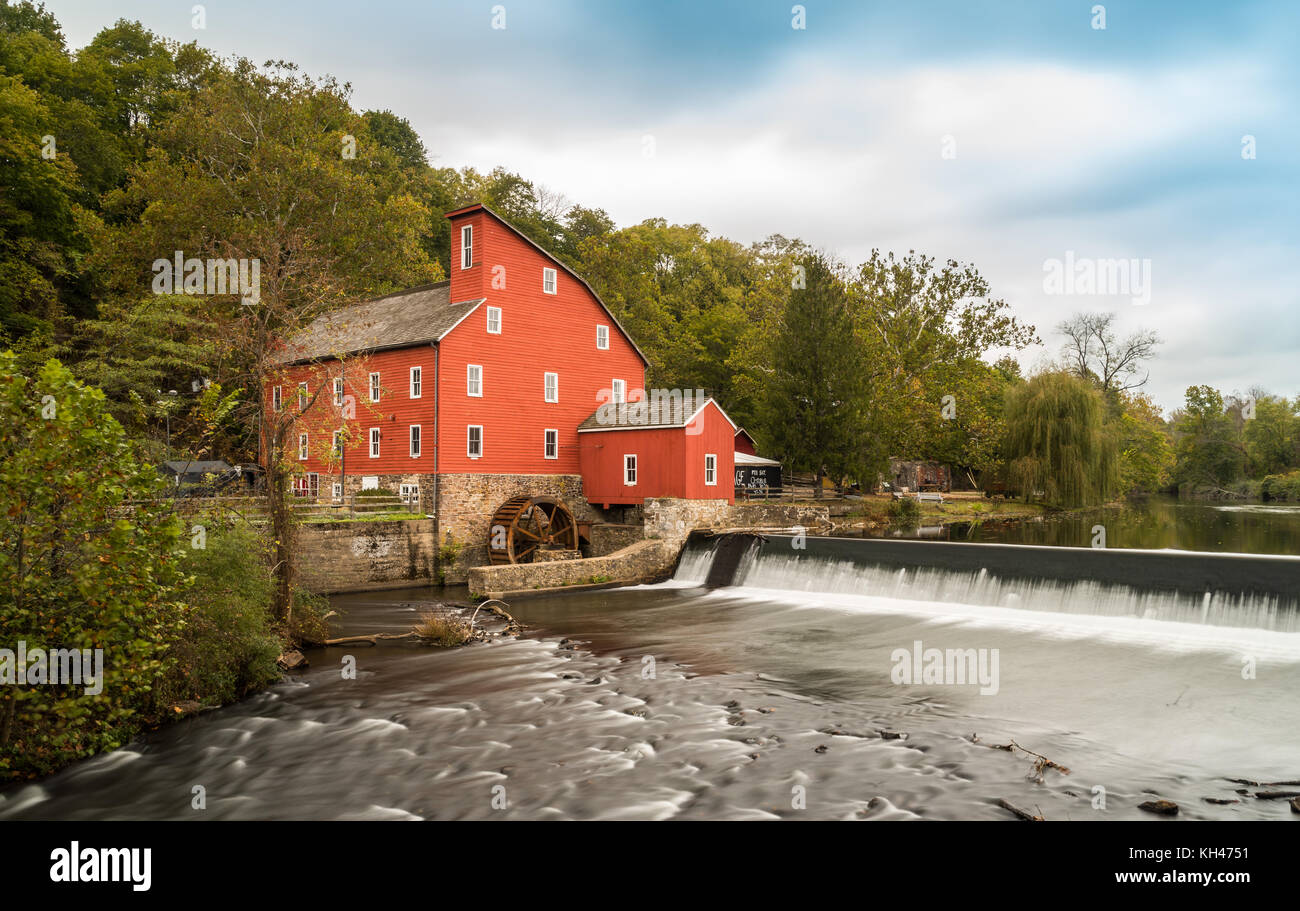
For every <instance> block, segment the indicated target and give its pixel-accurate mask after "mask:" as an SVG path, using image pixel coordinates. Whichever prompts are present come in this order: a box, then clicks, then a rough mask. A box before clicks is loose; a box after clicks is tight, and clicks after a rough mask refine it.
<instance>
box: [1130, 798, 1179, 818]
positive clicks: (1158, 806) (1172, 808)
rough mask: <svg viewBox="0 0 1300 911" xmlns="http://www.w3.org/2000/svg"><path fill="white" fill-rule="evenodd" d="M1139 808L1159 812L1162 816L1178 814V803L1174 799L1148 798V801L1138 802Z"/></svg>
mask: <svg viewBox="0 0 1300 911" xmlns="http://www.w3.org/2000/svg"><path fill="white" fill-rule="evenodd" d="M1138 809H1139V810H1146V811H1147V812H1148V813H1157V814H1159V815H1160V816H1177V815H1178V804H1176V803H1174V802H1173V801H1172V800H1148V801H1147V802H1146V803H1140V804H1138Z"/></svg>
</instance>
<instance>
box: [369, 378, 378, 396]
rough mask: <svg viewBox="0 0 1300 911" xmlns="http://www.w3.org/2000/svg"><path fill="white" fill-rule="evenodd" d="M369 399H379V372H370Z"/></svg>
mask: <svg viewBox="0 0 1300 911" xmlns="http://www.w3.org/2000/svg"><path fill="white" fill-rule="evenodd" d="M370 401H372V402H377V401H379V374H378V373H372V374H370Z"/></svg>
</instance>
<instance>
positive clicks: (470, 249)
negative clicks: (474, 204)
mask: <svg viewBox="0 0 1300 911" xmlns="http://www.w3.org/2000/svg"><path fill="white" fill-rule="evenodd" d="M472 265H474V226H473V225H465V227H463V228H461V229H460V267H461V268H462V269H468V268H469V267H470V266H472Z"/></svg>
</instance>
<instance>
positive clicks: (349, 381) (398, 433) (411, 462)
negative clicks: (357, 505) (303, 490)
mask: <svg viewBox="0 0 1300 911" xmlns="http://www.w3.org/2000/svg"><path fill="white" fill-rule="evenodd" d="M434 359H435V354H434V348H433V347H432V346H430V345H422V346H419V347H414V348H398V349H395V350H392V351H379V352H376V353H374V354H369V355H361V356H358V357H354V358H349V359H348V360H347V361H346V362H345V367H344V374H345V375H344V389H343V393H344V395H345V396H351V397H352V401H351V403H350V404H351V411H352V414H353V415H354V416H353V417H352V418H351V419H350V420H345V419H344V417H343V413H342V409H340V408H339V407H337V406H336V405H335V404H334V395H333V385H332V380H333V378H334V377H336V376H338V375H339V371H340V367H339V362H338V361H325V362H321V363H319V364H308V365H297V366H292V367H287V368H285V371H284V373H283V376H282V378H281V379H280V381H279V385H280V387H281V391H282V401H283V408H284V410H285V412H287V413H289V414H292V415H295V416H296V417H295V421H294V427H293V429H292V431H291V432H290V434H289V438H288V439H287V441H286V444H285V445H286V449H287V450H288V453H287V454H288V455H289V457H290V461H294V462H297V463H298V465H300V466H301V467H302V469H303V470H304V471H314V472H317V473H319V474H321V475H337V474H339V472H340V468H341V467H342V468H343V469H344V470H346V472H347V474H348V475H349V476H352V475H369V474H407V473H420V474H427V473H432V472H433V463H434V450H433V443H434V433H433V423H434V387H433V377H434ZM417 366H418V367H421V368H422V370H423V377H422V384H421V385H422V389H421V392H422V395H421V397H420V398H418V399H412V398H411V395H410V371H411V368H412V367H417ZM372 372H376V373H378V374H379V382H380V394H379V401H378V402H371V401H370V374H371V373H372ZM299 382H307V383H308V388H309V391H311V392H314V391H315V390H316V389H317V388H318V387H321V384H322V382H323V383H324V385H323V388H321V392H320V394H319V395H318V396H317V397H316V399H315V401H314V402H312V403H311V405H310V407H309V408H308V410H307V412H306V413H304V414H302V415H300V416H299V415H298V383H299ZM273 385H274V384H273ZM267 400H268V402H269V401H270V396H268V398H267ZM344 401H345V403H348V400H347V399H346V398H345V400H344ZM412 424H419V425H420V457H419V458H414V459H413V458H411V455H410V428H411V425H412ZM343 427H346V428H347V429H348V432H349V435H350V437H351V439H350V440H349V441H348V443H347V445H346V446H345V447H344V459H343V460H342V464H341V463H340V460H338V459H331V458H330V457H329V454H328V450H329V447H330V444H331V442H332V439H333V431H334V430H336V429H340V428H343ZM372 427H378V428H379V430H380V445H379V452H380V455H379V458H376V459H372V458H370V428H372ZM303 432H306V433H307V434H308V444H309V447H310V454H309V457H308V458H307V460H306V461H298V457H297V450H298V434H299V433H303ZM326 492H328V491H326Z"/></svg>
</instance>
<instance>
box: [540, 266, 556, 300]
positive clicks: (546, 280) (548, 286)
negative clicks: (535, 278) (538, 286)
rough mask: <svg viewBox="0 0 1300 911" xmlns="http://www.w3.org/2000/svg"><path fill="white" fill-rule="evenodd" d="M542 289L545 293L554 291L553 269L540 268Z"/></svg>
mask: <svg viewBox="0 0 1300 911" xmlns="http://www.w3.org/2000/svg"><path fill="white" fill-rule="evenodd" d="M542 290H543V291H544V292H546V293H547V294H554V293H555V270H554V269H543V270H542Z"/></svg>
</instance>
